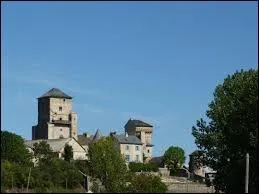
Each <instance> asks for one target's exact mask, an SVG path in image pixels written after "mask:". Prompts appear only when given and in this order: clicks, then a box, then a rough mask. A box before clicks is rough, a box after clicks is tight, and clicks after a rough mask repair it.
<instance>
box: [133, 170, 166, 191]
mask: <svg viewBox="0 0 259 194" xmlns="http://www.w3.org/2000/svg"><path fill="white" fill-rule="evenodd" d="M130 183H131V184H130V185H129V187H128V192H130V193H165V192H166V191H167V186H166V185H165V184H164V183H163V182H162V181H161V179H160V177H158V176H154V175H146V174H140V175H133V176H132V179H131V181H130Z"/></svg>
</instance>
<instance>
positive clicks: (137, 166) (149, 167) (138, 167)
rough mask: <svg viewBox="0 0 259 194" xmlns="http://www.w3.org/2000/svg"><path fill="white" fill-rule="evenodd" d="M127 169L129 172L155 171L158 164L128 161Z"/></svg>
mask: <svg viewBox="0 0 259 194" xmlns="http://www.w3.org/2000/svg"><path fill="white" fill-rule="evenodd" d="M129 169H130V171H131V172H141V171H142V172H157V171H158V166H157V165H156V164H155V163H147V164H144V163H138V162H130V163H129Z"/></svg>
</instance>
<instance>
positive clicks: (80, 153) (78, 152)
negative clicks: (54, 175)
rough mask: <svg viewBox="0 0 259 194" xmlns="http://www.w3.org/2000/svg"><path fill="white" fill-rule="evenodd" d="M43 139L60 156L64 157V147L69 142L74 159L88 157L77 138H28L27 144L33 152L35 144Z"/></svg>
mask: <svg viewBox="0 0 259 194" xmlns="http://www.w3.org/2000/svg"><path fill="white" fill-rule="evenodd" d="M41 141H46V142H47V144H49V145H50V148H51V149H52V150H53V152H54V153H56V154H57V156H58V157H59V158H63V153H64V148H65V146H66V144H68V145H69V146H71V147H72V148H73V159H74V160H86V159H87V151H86V150H85V149H84V148H83V147H82V146H81V145H80V144H79V143H78V141H77V140H76V139H75V138H63V139H38V140H26V141H25V145H26V147H27V149H28V150H29V151H30V152H33V144H34V143H39V142H41ZM34 161H35V159H34Z"/></svg>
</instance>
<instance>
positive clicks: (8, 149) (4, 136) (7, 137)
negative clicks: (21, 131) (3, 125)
mask: <svg viewBox="0 0 259 194" xmlns="http://www.w3.org/2000/svg"><path fill="white" fill-rule="evenodd" d="M31 157H32V155H31V154H30V153H29V151H28V150H27V149H26V146H25V144H24V140H23V139H22V137H21V136H19V135H16V134H14V133H10V132H8V131H1V160H8V161H10V162H15V163H17V164H22V165H25V164H26V165H30V160H31Z"/></svg>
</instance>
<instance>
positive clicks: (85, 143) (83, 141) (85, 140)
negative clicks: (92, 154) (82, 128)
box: [77, 134, 93, 145]
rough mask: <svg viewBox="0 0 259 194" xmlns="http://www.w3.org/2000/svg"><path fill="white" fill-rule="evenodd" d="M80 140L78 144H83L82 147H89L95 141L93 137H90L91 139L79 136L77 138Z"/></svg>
mask: <svg viewBox="0 0 259 194" xmlns="http://www.w3.org/2000/svg"><path fill="white" fill-rule="evenodd" d="M77 138H78V140H77V141H78V142H79V143H80V144H81V145H89V144H90V143H91V141H92V140H93V136H90V137H86V135H84V134H83V135H78V136H77Z"/></svg>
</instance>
